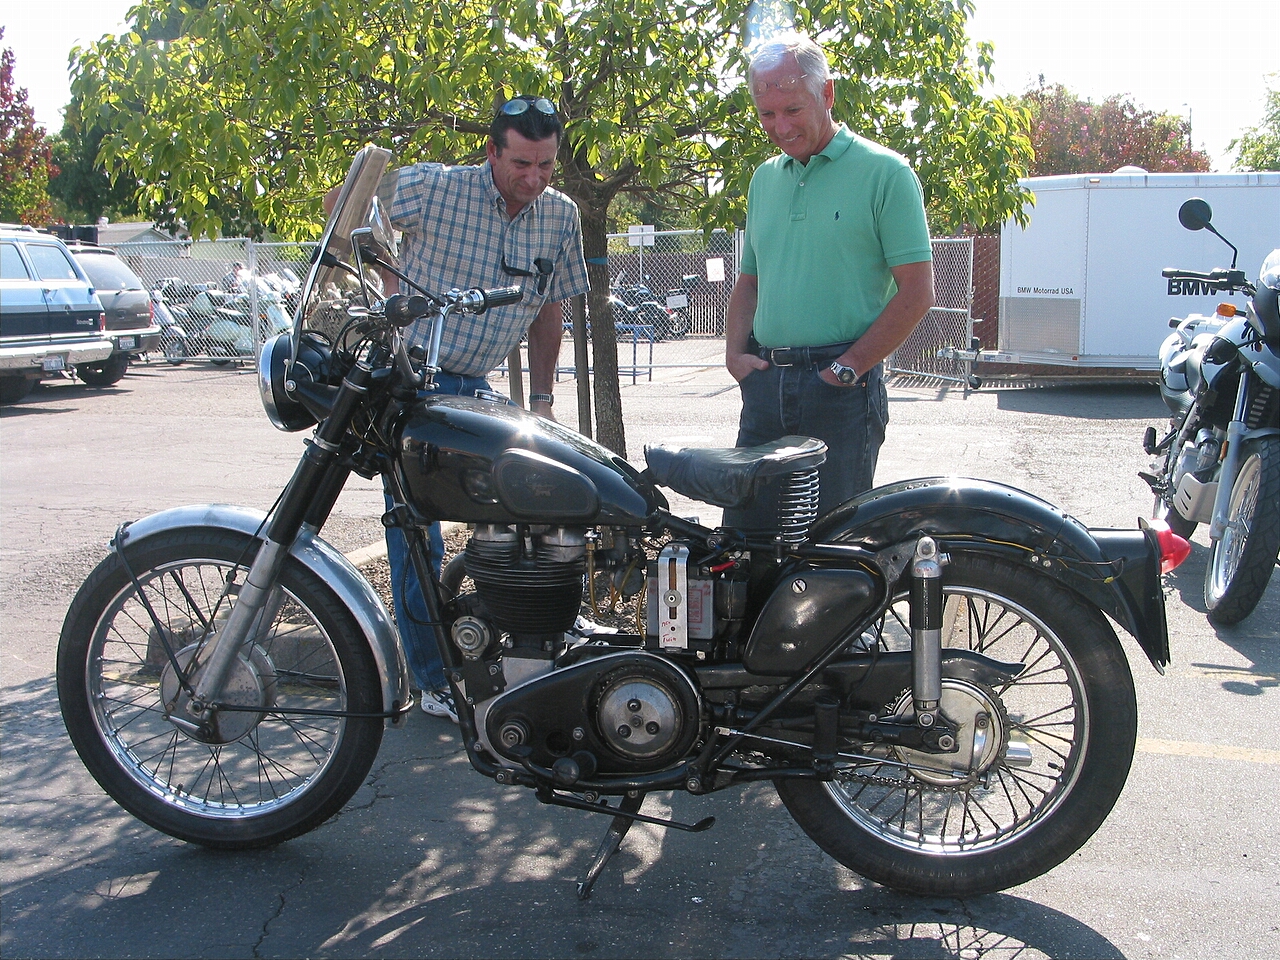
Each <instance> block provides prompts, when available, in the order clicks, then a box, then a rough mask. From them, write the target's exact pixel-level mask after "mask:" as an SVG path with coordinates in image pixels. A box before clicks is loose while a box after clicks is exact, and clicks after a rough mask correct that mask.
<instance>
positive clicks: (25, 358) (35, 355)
mask: <svg viewBox="0 0 1280 960" xmlns="http://www.w3.org/2000/svg"><path fill="white" fill-rule="evenodd" d="M105 328H106V313H105V312H104V310H103V307H102V302H101V301H100V300H99V299H98V295H97V293H95V292H94V286H93V283H92V282H91V281H90V280H89V277H88V276H87V275H86V274H85V272H84V270H82V269H81V268H80V267H79V266H78V265H77V263H76V261H75V260H74V259H73V258H72V256H71V253H70V251H69V250H68V249H67V247H66V246H65V245H64V244H63V242H62V241H61V240H59V239H58V238H57V237H54V236H51V235H49V234H44V233H38V232H37V231H35V230H33V229H32V228H30V227H16V228H10V227H0V403H16V402H17V401H19V400H21V399H22V398H23V397H25V396H26V395H27V393H28V392H29V391H30V390H31V388H32V387H33V386H35V384H36V383H37V382H38V381H40V380H42V379H44V378H46V377H52V376H55V375H58V374H60V373H62V372H63V371H66V370H71V369H79V368H80V367H81V366H82V365H90V364H98V363H101V362H102V361H105V360H106V359H107V358H108V357H110V356H111V353H112V351H113V350H114V349H115V347H114V345H113V344H112V342H111V340H109V339H108V338H107V337H106V336H105V334H104V330H105Z"/></svg>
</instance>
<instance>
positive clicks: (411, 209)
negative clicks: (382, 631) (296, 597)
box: [378, 96, 589, 723]
mask: <svg viewBox="0 0 1280 960" xmlns="http://www.w3.org/2000/svg"><path fill="white" fill-rule="evenodd" d="M563 135H564V125H563V123H561V121H560V118H559V116H558V115H557V114H556V110H555V106H554V105H553V104H552V103H551V102H550V101H548V100H546V99H544V98H541V97H528V96H520V97H515V98H513V99H511V100H508V101H507V102H506V103H505V104H503V105H502V106H501V107H500V108H499V109H498V112H497V114H496V115H495V116H494V119H493V122H492V123H491V124H490V127H489V143H488V145H487V148H486V154H487V159H486V161H485V162H484V163H482V164H481V165H480V166H448V165H445V164H439V163H419V164H415V165H413V166H409V167H403V168H401V169H399V170H393V171H391V173H389V174H387V176H386V178H384V180H383V183H382V185H381V187H380V188H379V191H378V193H379V196H380V198H381V199H382V201H383V203H384V206H385V209H387V210H389V211H390V217H391V222H392V225H393V226H395V228H396V229H397V230H399V231H401V233H402V235H403V241H402V245H401V266H402V267H403V269H404V271H405V274H406V275H407V276H408V277H409V278H410V279H411V280H413V281H414V282H415V283H417V284H420V285H421V286H423V287H425V288H426V289H427V290H430V291H432V292H436V293H440V292H444V291H447V290H450V289H452V288H454V287H456V288H458V289H462V290H465V289H469V288H471V287H483V288H492V287H502V286H511V285H514V284H519V285H520V286H521V287H523V289H524V297H523V299H522V300H521V301H520V302H519V303H516V304H512V305H510V306H505V307H495V308H493V309H491V310H486V311H485V312H484V313H482V314H480V315H478V316H474V315H469V316H465V317H455V318H454V320H453V322H451V323H450V325H449V326H447V327H446V328H445V330H444V333H443V336H442V337H441V340H440V366H441V367H442V368H443V370H442V372H441V373H439V374H437V375H436V378H435V381H436V389H435V392H437V393H438V392H444V393H451V394H458V395H466V396H474V395H475V393H476V392H477V391H478V390H490V389H491V388H490V386H489V383H488V381H487V380H486V379H485V378H486V377H487V376H488V374H489V372H490V371H491V370H493V369H494V368H495V367H496V366H498V364H499V363H501V362H502V360H503V359H504V358H505V357H506V356H507V354H508V353H510V352H511V350H512V349H513V348H514V347H515V346H517V345H518V344H519V343H520V339H521V337H522V336H524V334H525V332H526V331H527V332H528V335H529V407H530V409H531V410H532V411H533V412H534V413H537V414H539V415H541V416H544V417H552V416H553V414H552V412H551V405H552V403H553V401H554V397H553V396H552V393H551V385H552V381H553V379H554V377H555V368H556V362H557V360H558V359H559V355H560V341H561V338H562V336H563V327H562V321H561V316H562V314H561V306H560V304H561V302H562V301H564V300H567V299H569V298H570V297H575V296H578V295H579V294H582V293H586V292H587V289H588V286H589V284H588V281H587V265H586V261H585V260H584V259H583V256H582V225H581V222H580V220H579V217H578V207H577V205H576V204H575V203H574V202H573V201H572V200H571V199H569V198H568V197H567V196H565V195H564V194H563V193H560V192H559V191H557V190H552V189H550V187H549V186H548V185H549V184H550V182H551V175H552V172H553V171H554V170H555V162H556V153H557V152H558V150H559V146H560V139H561V137H563ZM426 332H427V329H426V325H425V324H423V325H422V326H420V327H419V326H415V327H411V328H410V329H409V331H408V334H409V337H410V340H411V342H412V341H413V340H415V339H416V340H418V341H419V342H421V340H422V339H423V338H424V337H425V336H426ZM387 507H388V509H390V507H391V502H390V498H388V503H387ZM429 539H430V546H431V549H430V554H431V560H432V563H433V564H434V565H435V567H436V571H437V573H439V570H440V563H441V560H442V559H443V557H444V541H443V538H442V537H441V535H440V525H439V524H432V525H431V528H430V531H429ZM387 558H388V560H389V562H390V565H391V592H392V599H393V600H394V603H395V613H396V622H397V624H398V625H399V628H400V637H401V640H402V642H403V644H404V649H405V655H406V656H407V658H408V660H409V666H410V668H411V669H412V670H413V674H414V677H415V678H416V679H417V681H418V686H419V687H420V689H421V690H422V709H423V711H425V712H426V713H428V714H432V715H434V716H445V717H449V718H450V719H452V720H453V721H454V723H457V721H458V715H457V712H456V711H455V709H454V705H453V698H452V696H451V694H450V693H449V688H448V686H447V685H446V683H445V678H444V665H443V664H442V663H441V661H440V653H439V651H438V650H437V649H436V643H435V637H434V636H433V635H432V633H431V631H430V629H429V628H428V627H427V611H426V605H425V603H424V602H423V600H422V593H421V588H420V587H419V585H418V580H417V577H415V576H413V575H412V569H411V566H410V564H409V560H408V547H407V544H406V543H405V538H404V534H403V533H402V532H401V531H400V530H399V529H396V528H388V529H387Z"/></svg>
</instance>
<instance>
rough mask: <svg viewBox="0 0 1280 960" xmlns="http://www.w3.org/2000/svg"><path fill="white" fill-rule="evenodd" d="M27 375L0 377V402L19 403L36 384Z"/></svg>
mask: <svg viewBox="0 0 1280 960" xmlns="http://www.w3.org/2000/svg"><path fill="white" fill-rule="evenodd" d="M35 383H36V382H35V381H34V380H29V379H28V378H26V377H0V403H17V402H18V401H19V400H21V399H22V398H23V397H25V396H26V395H27V394H28V393H30V392H31V388H32V387H34V386H35Z"/></svg>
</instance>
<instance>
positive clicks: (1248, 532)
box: [1204, 437, 1280, 626]
mask: <svg viewBox="0 0 1280 960" xmlns="http://www.w3.org/2000/svg"><path fill="white" fill-rule="evenodd" d="M1278 552H1280V437H1262V438H1260V439H1257V440H1251V441H1249V442H1247V443H1246V444H1245V445H1244V446H1243V448H1242V449H1241V451H1240V471H1239V473H1237V474H1236V482H1235V483H1234V484H1233V485H1232V487H1231V501H1230V505H1229V506H1228V509H1227V527H1226V529H1225V530H1224V531H1223V532H1222V539H1221V540H1214V541H1211V542H1210V545H1209V563H1208V566H1206V567H1205V571H1204V605H1205V607H1206V608H1207V609H1208V612H1209V619H1210V621H1212V622H1213V623H1216V624H1221V625H1223V626H1229V625H1230V624H1233V623H1239V622H1240V621H1241V620H1243V619H1244V618H1245V617H1247V616H1248V615H1249V614H1251V613H1253V608H1254V607H1256V606H1257V605H1258V601H1259V600H1261V599H1262V594H1263V593H1264V592H1265V591H1266V589H1267V583H1268V582H1269V581H1270V580H1271V571H1272V570H1274V569H1275V565H1276V555H1277V553H1278Z"/></svg>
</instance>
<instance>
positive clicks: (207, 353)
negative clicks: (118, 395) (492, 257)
mask: <svg viewBox="0 0 1280 960" xmlns="http://www.w3.org/2000/svg"><path fill="white" fill-rule="evenodd" d="M633 231H634V232H628V233H618V234H610V235H609V238H608V242H609V246H608V253H609V277H610V287H609V304H610V309H611V312H612V314H613V321H614V324H615V326H616V329H617V334H618V361H619V373H620V374H621V375H622V376H623V377H630V378H631V380H632V381H633V382H635V381H636V380H638V379H639V378H641V377H647V378H648V379H652V377H653V371H654V369H661V368H680V367H684V368H699V367H708V366H716V367H718V366H719V365H720V364H722V363H723V362H724V318H725V311H726V308H727V307H728V303H729V295H730V294H731V293H732V291H733V283H734V280H735V279H736V278H737V275H738V263H739V259H740V248H741V233H729V232H726V231H724V230H716V231H713V232H711V233H704V232H703V231H701V230H670V231H645V230H643V229H642V228H633ZM975 239H976V240H977V241H978V243H977V245H976V246H975ZM991 241H994V243H993V242H991ZM984 242H985V244H984ZM113 249H115V251H116V253H117V254H119V255H120V256H121V257H122V258H123V259H124V260H125V261H126V262H127V263H128V264H129V266H130V267H132V268H133V270H134V272H136V273H137V274H138V275H139V276H140V277H141V278H142V279H143V281H144V283H145V284H146V286H147V287H148V289H151V290H153V291H156V292H157V293H158V294H159V295H160V296H161V297H162V298H163V300H164V302H165V304H166V307H167V309H168V312H169V314H170V315H171V320H169V321H166V320H164V319H162V318H160V317H158V318H157V319H158V322H160V323H161V326H162V328H163V329H164V333H163V335H162V341H161V346H162V349H163V351H164V358H165V359H166V360H168V361H169V362H170V363H175V364H177V363H183V362H186V361H188V360H204V361H210V362H212V363H214V364H218V365H222V364H227V363H242V362H252V361H254V360H255V359H256V355H257V353H258V352H259V351H260V349H261V346H262V343H263V342H265V340H267V339H268V338H269V337H271V336H273V335H275V334H276V333H279V332H281V331H283V330H287V329H289V327H290V326H291V324H292V318H293V315H294V311H295V310H296V308H297V304H298V296H299V294H300V287H301V280H302V278H303V277H305V276H306V272H307V267H308V265H309V263H310V260H311V256H312V254H313V252H314V249H315V245H314V244H310V243H259V242H255V241H252V240H248V239H243V238H238V239H223V240H198V241H176V240H175V241H171V242H168V241H140V242H132V243H122V244H117V245H115V246H114V248H113ZM975 250H976V251H977V252H978V256H977V261H976V262H977V263H978V264H979V265H980V266H982V267H983V269H989V265H990V264H992V263H993V264H994V266H995V269H996V271H997V272H996V274H995V275H996V276H998V265H999V259H998V258H999V243H998V239H997V238H973V237H956V238H942V239H936V240H934V241H933V257H934V289H935V299H936V306H935V307H934V309H933V310H931V311H930V312H929V314H928V315H927V316H926V317H925V318H924V320H922V321H921V323H920V325H919V326H918V327H917V328H916V330H915V332H914V333H913V334H912V336H911V337H910V338H909V339H908V340H907V342H906V343H904V344H903V345H902V346H901V347H900V348H899V349H898V351H897V352H896V353H895V354H894V355H893V356H892V357H891V358H890V361H889V364H888V367H889V370H890V372H891V373H894V374H898V375H900V376H924V377H931V378H936V379H943V380H957V381H962V382H963V381H965V379H966V375H967V373H968V371H967V369H965V367H964V365H963V364H962V363H961V362H960V361H956V360H943V359H939V358H938V356H937V352H938V349H939V348H941V347H944V346H952V347H957V348H964V347H967V346H969V344H970V341H971V339H972V338H973V336H974V329H975V328H974V322H975V321H974V319H973V316H974V304H975V301H974V296H975ZM993 257H994V260H993V259H992V258H993ZM996 293H998V291H996ZM979 295H980V296H981V295H982V291H979ZM989 299H990V303H989V304H987V305H985V306H983V307H982V309H984V310H992V311H993V310H995V309H998V303H999V298H998V296H997V295H995V294H993V295H992V296H991V297H990V298H989ZM572 310H573V305H572V303H571V302H568V301H566V303H565V304H564V319H565V324H564V326H565V345H564V348H563V349H562V351H561V359H560V365H559V368H558V375H567V376H573V375H574V373H575V364H574V351H573V343H572V329H573V324H572ZM989 319H990V322H988V323H981V324H979V326H980V327H981V330H980V336H981V339H982V343H983V345H984V346H986V345H987V339H988V338H989V339H991V341H992V344H991V345H992V346H994V341H995V335H996V322H995V315H994V313H992V314H991V316H990V318H989ZM496 373H497V374H498V375H499V376H503V375H505V374H506V369H505V367H503V368H500V369H499V370H498V371H496Z"/></svg>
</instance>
